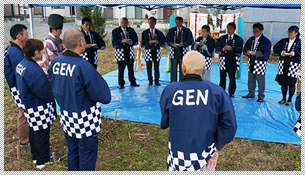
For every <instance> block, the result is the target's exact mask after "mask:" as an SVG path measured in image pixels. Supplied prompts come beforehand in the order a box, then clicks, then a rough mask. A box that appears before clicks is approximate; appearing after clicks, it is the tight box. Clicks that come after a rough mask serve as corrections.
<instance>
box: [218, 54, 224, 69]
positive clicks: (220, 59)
mask: <svg viewBox="0 0 305 175" xmlns="http://www.w3.org/2000/svg"><path fill="white" fill-rule="evenodd" d="M225 59H226V58H225V57H219V61H218V67H219V70H226V62H225Z"/></svg>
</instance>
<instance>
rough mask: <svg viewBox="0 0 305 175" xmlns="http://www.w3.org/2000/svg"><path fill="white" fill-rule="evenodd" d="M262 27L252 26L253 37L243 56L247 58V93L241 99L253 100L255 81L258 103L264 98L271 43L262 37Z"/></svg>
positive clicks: (249, 40) (258, 25)
mask: <svg viewBox="0 0 305 175" xmlns="http://www.w3.org/2000/svg"><path fill="white" fill-rule="evenodd" d="M263 30H264V26H263V25H262V24H260V23H256V24H253V36H252V37H250V38H249V39H248V40H247V42H246V43H245V46H244V54H245V55H247V56H248V91H249V93H248V94H247V95H245V96H242V98H254V97H255V88H256V81H257V83H258V99H257V101H258V102H262V101H263V99H264V98H265V93H264V92H265V75H266V71H267V63H268V59H269V56H270V49H271V41H270V40H269V39H268V38H266V37H265V36H264V35H263Z"/></svg>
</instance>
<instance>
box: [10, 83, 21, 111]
mask: <svg viewBox="0 0 305 175" xmlns="http://www.w3.org/2000/svg"><path fill="white" fill-rule="evenodd" d="M11 94H12V96H13V98H14V101H15V103H16V105H17V106H18V107H22V106H23V104H22V101H21V98H20V93H19V90H18V89H17V88H16V87H12V88H11Z"/></svg>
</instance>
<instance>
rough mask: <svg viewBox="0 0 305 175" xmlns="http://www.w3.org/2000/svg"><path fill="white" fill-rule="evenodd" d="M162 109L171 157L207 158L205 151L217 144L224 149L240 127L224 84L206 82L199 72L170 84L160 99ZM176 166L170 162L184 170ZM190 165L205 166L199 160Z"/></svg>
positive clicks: (163, 123) (162, 124)
mask: <svg viewBox="0 0 305 175" xmlns="http://www.w3.org/2000/svg"><path fill="white" fill-rule="evenodd" d="M160 108H161V113H162V119H161V129H166V128H168V127H169V158H170V157H171V158H173V159H175V158H177V157H181V155H179V154H183V155H184V160H188V161H189V160H190V159H191V160H193V161H194V159H193V158H192V157H194V156H195V155H196V156H197V157H198V159H199V160H203V159H204V157H203V156H202V153H203V152H204V151H206V150H207V149H208V148H209V146H210V147H213V146H211V145H212V144H213V143H214V144H215V146H216V148H217V149H218V150H220V149H221V148H222V147H223V146H224V144H227V143H229V142H231V141H232V139H233V137H234V135H235V132H236V129H237V123H236V116H235V111H234V108H233V104H232V101H231V99H230V97H229V95H228V94H227V93H226V92H225V91H224V90H223V89H222V88H221V87H220V86H218V85H216V84H214V83H212V82H210V81H202V79H201V77H200V76H199V75H192V74H187V75H185V77H183V78H182V80H181V82H173V83H171V84H169V85H167V86H166V87H165V88H164V90H163V92H162V95H161V98H160ZM179 152H180V153H179ZM206 152H207V151H206ZM170 154H171V155H170ZM196 156H195V157H196ZM211 156H212V155H211ZM209 158H210V157H209ZM209 158H206V159H205V160H206V161H208V160H209ZM180 159H181V158H180ZM174 162H175V161H174ZM176 165H177V164H175V163H174V168H173V167H172V166H171V165H170V163H169V162H168V167H171V168H173V169H176V170H181V168H178V167H177V166H176ZM179 165H180V166H184V167H185V168H187V167H186V165H181V164H180V163H179ZM189 166H190V167H191V168H192V169H193V168H195V170H198V169H200V168H202V167H200V166H199V165H198V162H197V163H195V162H192V166H191V165H189ZM190 167H189V168H190ZM177 168H178V169H177Z"/></svg>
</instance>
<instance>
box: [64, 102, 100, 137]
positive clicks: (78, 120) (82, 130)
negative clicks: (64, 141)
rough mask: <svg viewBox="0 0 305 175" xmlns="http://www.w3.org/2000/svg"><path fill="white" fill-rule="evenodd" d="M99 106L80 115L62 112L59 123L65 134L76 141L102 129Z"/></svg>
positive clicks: (97, 104)
mask: <svg viewBox="0 0 305 175" xmlns="http://www.w3.org/2000/svg"><path fill="white" fill-rule="evenodd" d="M101 116H102V114H101V106H100V104H99V102H97V103H96V105H95V106H92V107H91V108H90V109H88V110H84V111H82V112H81V113H80V114H78V113H76V112H68V111H66V110H62V111H61V113H60V123H61V126H62V128H63V130H64V132H65V133H67V134H68V135H69V136H70V137H74V138H77V139H81V138H86V137H90V136H92V135H95V134H97V133H98V132H99V131H100V130H101V128H102V120H101Z"/></svg>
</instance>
